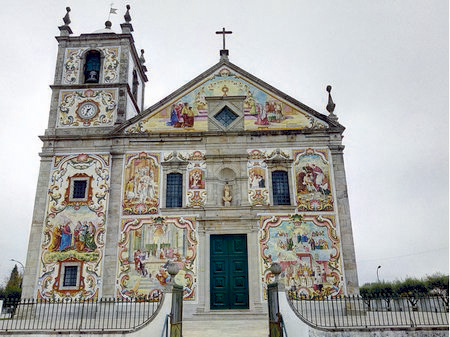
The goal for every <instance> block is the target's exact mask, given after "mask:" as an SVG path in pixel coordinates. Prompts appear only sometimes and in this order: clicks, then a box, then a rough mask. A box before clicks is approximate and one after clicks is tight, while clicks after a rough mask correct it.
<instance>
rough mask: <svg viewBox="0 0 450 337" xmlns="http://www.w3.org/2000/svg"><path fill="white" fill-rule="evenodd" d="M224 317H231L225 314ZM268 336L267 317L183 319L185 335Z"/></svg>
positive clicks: (200, 336)
mask: <svg viewBox="0 0 450 337" xmlns="http://www.w3.org/2000/svg"><path fill="white" fill-rule="evenodd" d="M223 317H231V316H227V315H223ZM211 336H213V337H238V336H239V337H243V336H245V337H268V336H269V321H268V320H267V319H263V320H261V319H247V317H245V318H243V317H241V318H240V319H223V320H206V321H199V320H190V321H185V320H184V321H183V337H211Z"/></svg>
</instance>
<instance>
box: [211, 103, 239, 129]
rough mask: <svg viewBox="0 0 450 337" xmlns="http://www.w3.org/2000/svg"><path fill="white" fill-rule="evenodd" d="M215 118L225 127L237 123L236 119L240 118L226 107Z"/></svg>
mask: <svg viewBox="0 0 450 337" xmlns="http://www.w3.org/2000/svg"><path fill="white" fill-rule="evenodd" d="M214 118H215V119H216V120H217V121H218V122H219V123H220V124H222V125H223V126H224V127H227V126H229V125H230V124H231V123H233V122H234V121H235V119H236V118H238V115H236V114H235V113H234V112H233V111H231V110H230V109H229V108H228V107H224V108H223V109H222V110H220V112H218V113H217V114H216V115H215V116H214Z"/></svg>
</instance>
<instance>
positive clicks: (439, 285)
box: [425, 273, 448, 296]
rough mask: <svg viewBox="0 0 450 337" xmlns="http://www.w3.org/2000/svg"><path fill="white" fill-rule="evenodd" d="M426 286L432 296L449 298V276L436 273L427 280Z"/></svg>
mask: <svg viewBox="0 0 450 337" xmlns="http://www.w3.org/2000/svg"><path fill="white" fill-rule="evenodd" d="M425 286H426V287H427V289H428V292H429V293H430V294H438V295H444V296H448V275H443V274H440V273H436V274H433V275H430V276H427V277H426V278H425Z"/></svg>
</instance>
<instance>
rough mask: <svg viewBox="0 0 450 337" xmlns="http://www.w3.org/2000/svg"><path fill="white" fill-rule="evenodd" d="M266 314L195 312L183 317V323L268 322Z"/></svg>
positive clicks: (245, 311) (235, 311) (232, 311)
mask: <svg viewBox="0 0 450 337" xmlns="http://www.w3.org/2000/svg"><path fill="white" fill-rule="evenodd" d="M268 319H269V318H268V317H267V314H266V313H263V312H249V311H248V310H224V311H210V312H204V313H199V312H196V313H194V314H192V316H189V317H184V318H183V321H217V320H227V321H235V320H237V321H241V320H260V321H268Z"/></svg>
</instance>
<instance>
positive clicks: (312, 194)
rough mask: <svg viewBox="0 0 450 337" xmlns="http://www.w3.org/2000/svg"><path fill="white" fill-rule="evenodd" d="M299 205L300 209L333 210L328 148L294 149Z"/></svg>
mask: <svg viewBox="0 0 450 337" xmlns="http://www.w3.org/2000/svg"><path fill="white" fill-rule="evenodd" d="M293 153H294V158H295V161H294V171H295V172H294V173H295V189H296V196H297V205H298V209H299V210H300V211H333V209H334V206H333V185H332V181H331V173H330V172H331V171H330V160H329V157H330V155H329V150H328V149H312V148H308V149H304V150H294V152H293Z"/></svg>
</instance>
